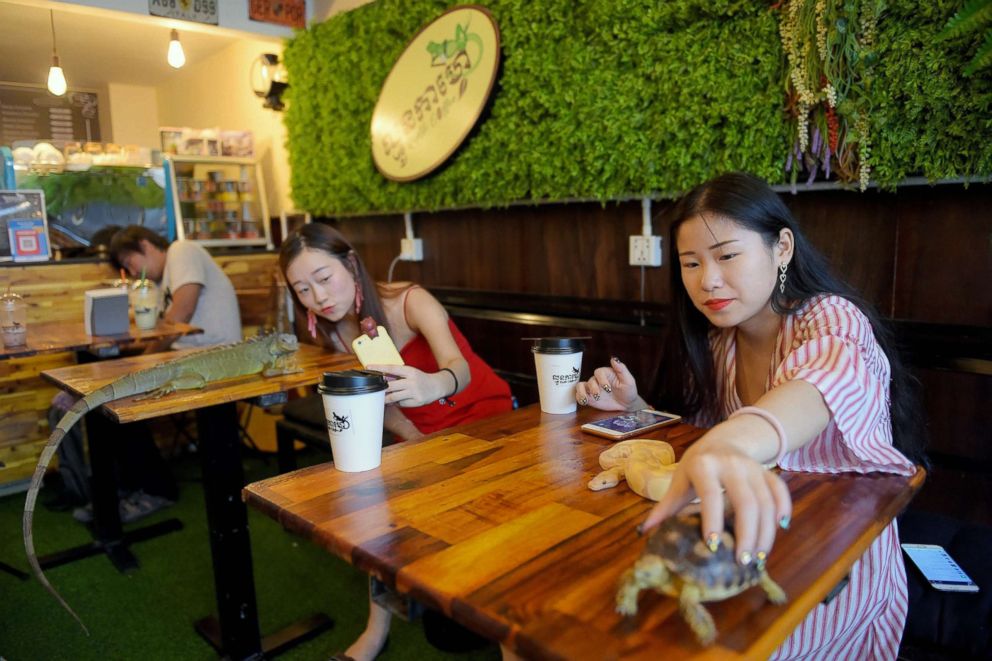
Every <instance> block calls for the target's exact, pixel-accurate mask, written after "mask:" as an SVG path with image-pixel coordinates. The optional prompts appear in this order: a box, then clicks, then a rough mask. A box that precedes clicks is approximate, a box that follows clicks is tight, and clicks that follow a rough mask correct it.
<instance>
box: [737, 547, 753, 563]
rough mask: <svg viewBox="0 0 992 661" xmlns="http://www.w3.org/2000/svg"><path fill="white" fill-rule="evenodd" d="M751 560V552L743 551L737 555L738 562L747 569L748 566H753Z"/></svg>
mask: <svg viewBox="0 0 992 661" xmlns="http://www.w3.org/2000/svg"><path fill="white" fill-rule="evenodd" d="M751 559H752V556H751V552H750V551H741V552H740V553H739V554H738V555H737V562H739V563H741V564H742V565H744V566H745V567H747V566H748V565H750V564H751Z"/></svg>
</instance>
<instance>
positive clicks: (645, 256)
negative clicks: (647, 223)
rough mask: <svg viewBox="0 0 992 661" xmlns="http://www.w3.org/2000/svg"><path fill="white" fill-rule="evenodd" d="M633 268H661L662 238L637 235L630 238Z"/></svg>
mask: <svg viewBox="0 0 992 661" xmlns="http://www.w3.org/2000/svg"><path fill="white" fill-rule="evenodd" d="M630 265H631V266H661V237H660V236H643V235H641V234H635V235H633V236H631V237H630Z"/></svg>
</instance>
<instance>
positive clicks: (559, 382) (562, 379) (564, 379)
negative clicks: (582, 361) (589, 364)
mask: <svg viewBox="0 0 992 661" xmlns="http://www.w3.org/2000/svg"><path fill="white" fill-rule="evenodd" d="M551 380H552V381H553V382H554V384H555V385H556V386H567V385H569V384H571V383H575V382H577V381H578V380H579V368H578V367H573V368H572V371H571V372H570V373H567V374H552V375H551Z"/></svg>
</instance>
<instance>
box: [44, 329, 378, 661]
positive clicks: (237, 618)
mask: <svg viewBox="0 0 992 661" xmlns="http://www.w3.org/2000/svg"><path fill="white" fill-rule="evenodd" d="M186 353H190V351H189V350H186V351H182V352H175V355H176V356H177V357H178V356H180V355H184V354H186ZM161 361H162V355H161V354H158V355H155V354H153V355H143V356H135V357H132V358H122V359H119V360H112V361H105V362H100V363H91V364H89V365H76V366H72V367H62V368H58V369H54V370H48V371H46V372H42V375H43V376H44V377H45V378H47V379H49V380H50V381H52V382H53V383H55V384H56V385H58V386H59V387H60V388H64V389H66V390H68V391H69V392H72V393H76V394H80V395H81V394H85V393H88V392H92V391H93V390H95V389H97V388H100V387H102V386H104V385H106V384H107V383H110V382H111V381H113V380H114V379H117V378H119V377H121V376H123V375H125V374H128V373H130V372H133V371H135V370H139V369H144V368H146V367H151V366H153V365H155V364H158V363H160V362H161ZM297 364H298V366H299V367H300V369H301V371H300V372H298V373H295V374H288V375H284V376H277V377H271V378H265V377H263V376H261V375H259V374H256V375H251V376H243V377H237V378H233V379H227V380H224V381H215V382H212V383H208V384H207V385H206V387H204V388H203V389H201V390H186V391H180V392H177V393H173V394H171V395H167V396H165V397H162V398H160V399H146V400H140V401H135V398H134V397H128V398H124V399H119V400H116V401H114V402H110V403H108V404H105V405H104V406H103V407H102V410H103V411H104V413H106V414H107V415H108V416H109V417H110V418H112V419H113V420H114V421H116V422H119V423H125V422H134V421H138V420H148V419H151V418H155V417H159V416H162V415H169V414H171V413H177V412H180V411H192V410H195V411H196V416H197V430H198V438H199V439H200V443H199V455H200V460H201V463H202V470H203V490H204V497H205V501H206V509H207V522H208V525H209V528H210V552H211V556H212V559H213V570H214V587H215V591H216V595H217V608H218V615H219V618H218V619H214V618H212V617H208V618H204V619H202V620H200V621H198V622H197V623H196V627H197V631H199V632H200V634H201V635H203V636H204V637H205V638H206V639H207V640H208V641H209V642H210V643H211V644H213V645H214V646H215V647H216V648H217V649H218V651H219V652H221V653H222V654H224V655H225V656H228V657H231V658H235V659H248V658H256V657H257V656H259V655H260V654H262V653H265V654H274V653H276V652H278V651H280V650H281V649H285V648H286V647H288V646H290V645H292V644H293V643H294V642H298V640H299V638H300V637H301V636H307V635H312V633H313V628H314V627H315V626H316V627H318V628H319V629H320V630H323V629H324V628H327V627H329V626H330V625H331V621H330V620H329V618H327V617H326V616H323V617H320V616H318V617H316V618H311V620H309V621H308V622H306V623H305V624H303V625H302V626H300V625H293V626H291V627H288V628H287V629H284V630H283V631H280V632H277V633H275V634H272V635H270V636H267V637H266V638H265V639H262V637H261V633H260V629H259V624H258V612H257V608H256V604H255V584H254V580H253V577H252V561H251V544H250V539H249V535H248V516H247V511H246V509H245V506H244V503H243V502H242V501H241V498H240V492H241V488H242V487H243V486H244V470H243V468H242V466H241V441H240V438H239V436H238V416H237V409H236V407H235V404H236V402H238V401H240V400H244V399H257V398H260V397H265V396H271V395H276V394H278V393H285V392H286V391H288V390H291V389H293V388H296V387H298V386H307V385H312V384H314V383H317V382H318V381H319V380H320V378H321V376H322V375H323V373H324V372H327V371H338V370H343V369H351V368H355V367H359V365H358V363H357V362H356V360H355V357H354V356H352V355H349V354H334V353H328V352H326V351H324V350H322V349H319V348H317V347H314V346H310V345H302V346H301V347H300V350H299V352H298V354H297Z"/></svg>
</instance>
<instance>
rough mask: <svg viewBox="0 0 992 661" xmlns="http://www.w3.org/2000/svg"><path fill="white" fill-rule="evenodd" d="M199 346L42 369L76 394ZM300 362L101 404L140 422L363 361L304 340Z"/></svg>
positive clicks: (309, 379)
mask: <svg viewBox="0 0 992 661" xmlns="http://www.w3.org/2000/svg"><path fill="white" fill-rule="evenodd" d="M195 351H196V350H195V349H185V350H183V351H170V352H168V353H155V354H143V355H140V356H131V357H129V358H119V359H117V360H105V361H101V362H97V363H87V364H85V365H72V366H70V367H59V368H57V369H51V370H45V371H43V372H42V373H41V375H42V376H43V377H45V378H46V379H48V380H49V381H51V382H52V383H54V384H55V385H57V386H58V387H60V388H62V389H63V390H67V391H69V392H71V393H73V394H75V395H86V394H87V393H91V392H93V391H94V390H97V389H98V388H101V387H102V386H105V385H106V384H108V383H110V382H111V381H114V380H115V379H118V378H120V377H122V376H124V375H125V374H130V373H131V372H135V371H137V370H140V369H145V368H146V367H153V366H155V365H157V364H159V363H161V362H163V361H164V360H171V359H173V358H178V357H180V356H184V355H188V354H190V353H193V352H195ZM296 362H297V366H298V367H299V368H300V370H301V371H300V372H296V373H294V374H286V375H283V376H274V377H263V376H262V375H261V374H250V375H248V376H239V377H235V378H232V379H225V380H223V381H214V382H212V383H208V384H207V385H206V386H205V387H204V388H202V389H200V390H180V391H178V392H174V393H172V394H170V395H166V396H164V397H161V398H158V399H143V400H140V401H135V398H134V397H125V398H123V399H118V400H115V401H113V402H109V403H107V404H104V405H103V407H102V408H103V410H104V412H105V413H106V414H107V415H109V416H110V417H111V418H113V419H114V420H116V421H117V422H120V423H125V422H135V421H137V420H147V419H149V418H155V417H158V416H162V415H170V414H173V413H181V412H183V411H192V410H195V409H199V408H204V407H206V406H214V405H216V404H225V403H228V402H237V401H240V400H243V399H250V398H252V397H260V396H262V395H270V394H273V393H277V392H284V391H286V390H291V389H293V388H296V387H298V386H309V385H313V384H315V383H317V382H319V381H320V378H321V376H322V375H323V373H324V372H335V371H339V370H345V369H354V368H360V367H361V365H360V364H359V363H358V361H357V359H356V358H355V357H354V356H353V355H351V354H341V353H331V352H329V351H326V350H324V349H321V348H319V347H315V346H313V345H309V344H301V345H300V349H299V351H298V352H297V360H296Z"/></svg>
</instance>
